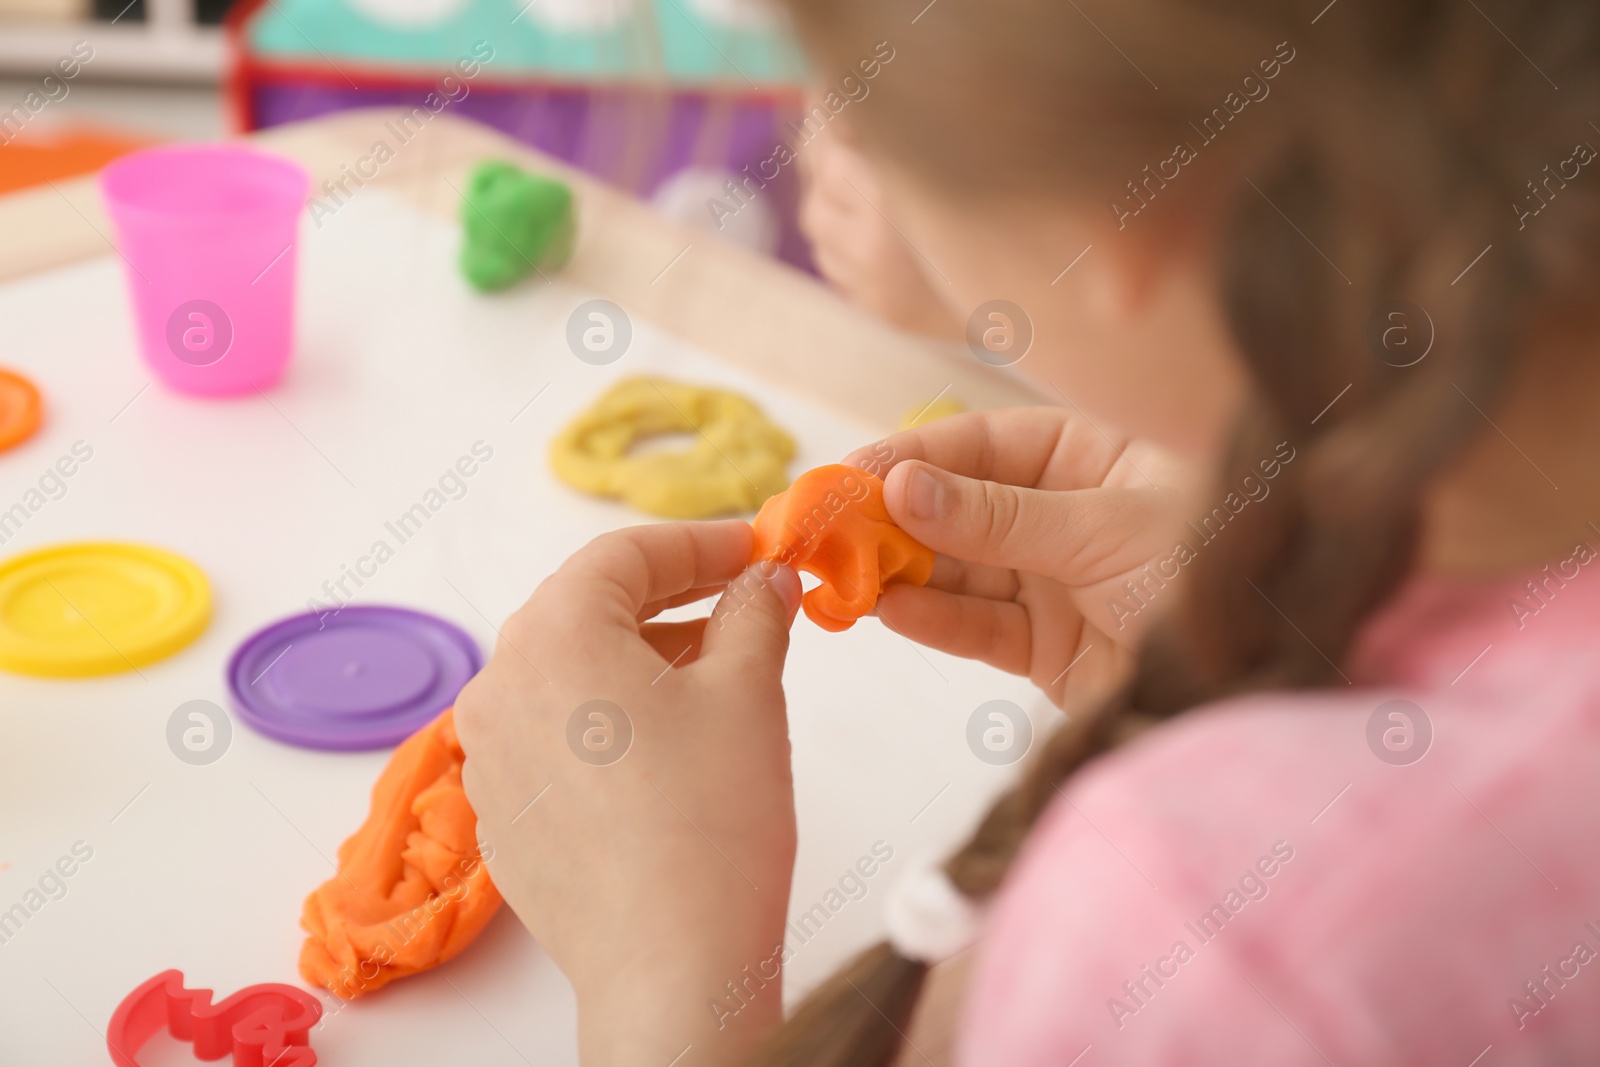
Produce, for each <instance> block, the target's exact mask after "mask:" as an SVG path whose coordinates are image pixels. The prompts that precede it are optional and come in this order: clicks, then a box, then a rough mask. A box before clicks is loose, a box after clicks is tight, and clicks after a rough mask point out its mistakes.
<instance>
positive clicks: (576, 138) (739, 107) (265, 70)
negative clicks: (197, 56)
mask: <svg viewBox="0 0 1600 1067" xmlns="http://www.w3.org/2000/svg"><path fill="white" fill-rule="evenodd" d="M226 30H227V38H228V43H229V52H230V56H229V69H228V73H227V77H226V82H225V91H226V93H227V100H228V105H229V107H230V109H231V111H232V115H233V121H234V124H235V125H236V126H237V128H239V129H240V130H241V131H248V130H257V129H263V128H266V127H271V126H276V125H280V124H282V123H286V122H294V121H297V120H300V119H307V118H311V117H313V116H316V115H322V114H326V113H328V112H332V111H338V110H341V109H345V108H353V107H373V106H387V105H397V106H399V107H403V108H420V109H422V110H421V111H419V112H417V113H416V115H415V119H414V121H413V122H412V124H411V126H414V127H417V128H420V127H421V125H422V124H424V123H425V121H426V119H427V118H428V117H431V115H433V114H438V113H440V112H443V111H449V112H450V113H451V114H454V115H458V116H462V117H466V118H470V119H474V120H476V121H479V122H482V123H485V124H487V125H489V126H492V127H494V128H496V129H498V130H501V131H502V132H504V133H507V134H509V135H511V136H512V137H515V138H517V139H518V140H520V141H522V142H524V143H526V144H529V145H531V146H533V147H534V148H537V149H539V150H540V151H542V152H545V153H547V154H549V155H552V156H555V157H557V158H559V159H562V160H564V161H566V162H569V163H571V164H573V165H575V166H577V167H580V168H582V169H584V170H586V171H588V172H590V173H592V174H595V175H596V176H598V177H600V178H602V179H604V180H606V181H608V182H610V183H612V184H615V185H618V186H620V187H623V188H626V189H629V190H632V191H634V192H636V193H638V194H639V195H640V196H642V197H645V198H648V199H650V200H652V201H653V202H654V203H655V204H656V205H657V206H658V207H659V208H661V209H662V210H663V211H665V212H666V213H667V214H669V215H672V216H674V217H676V218H679V219H680V220H682V221H684V222H687V223H689V224H690V225H693V226H695V227H697V228H700V229H705V230H710V231H715V232H719V233H721V234H722V235H723V236H724V237H727V238H729V239H732V240H734V241H736V242H738V243H740V244H743V245H745V246H747V247H750V248H754V249H757V250H760V251H763V252H767V253H770V254H773V255H776V256H778V257H780V258H782V259H784V260H786V261H788V262H790V263H793V264H796V265H799V266H807V265H809V262H810V260H809V254H808V252H807V249H806V245H805V242H804V240H803V239H802V238H801V236H800V234H799V232H798V230H797V228H796V226H795V215H796V208H797V205H798V201H799V178H798V175H797V174H796V173H795V169H796V168H795V167H794V166H778V165H776V164H775V162H774V150H775V147H776V146H777V145H779V144H782V143H785V142H793V141H794V140H795V135H794V133H793V132H792V130H793V129H794V128H795V124H796V123H797V122H803V121H804V115H805V109H804V105H803V104H802V100H803V89H804V81H805V72H804V70H803V67H802V63H801V58H800V54H799V50H798V48H797V47H796V46H795V45H794V43H793V42H792V41H791V40H790V39H789V37H788V35H787V33H786V32H785V29H784V27H783V24H782V22H781V21H780V20H779V19H778V18H777V17H776V16H775V15H773V14H772V13H771V12H770V11H769V10H768V9H766V8H764V7H761V6H758V3H757V0H531V2H530V0H241V2H240V3H238V4H236V5H235V6H234V8H233V9H232V10H231V11H230V12H229V15H228V19H227V23H226ZM410 128H411V127H405V128H402V129H401V130H399V131H397V140H398V139H399V138H400V137H405V140H409V136H407V131H408V130H409V129H410ZM412 135H414V133H413V134H412ZM401 143H403V142H401ZM393 148H394V150H395V151H400V150H403V149H402V148H401V147H400V143H397V144H396V145H394V146H393ZM729 183H733V184H731V185H730V184H729ZM718 204H721V205H722V206H721V207H720V208H719V207H718V206H717V205H718Z"/></svg>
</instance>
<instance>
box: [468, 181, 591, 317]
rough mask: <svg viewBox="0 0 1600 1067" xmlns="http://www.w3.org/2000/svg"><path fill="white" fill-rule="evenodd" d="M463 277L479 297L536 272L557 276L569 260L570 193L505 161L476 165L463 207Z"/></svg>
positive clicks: (571, 232)
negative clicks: (551, 272) (477, 290)
mask: <svg viewBox="0 0 1600 1067" xmlns="http://www.w3.org/2000/svg"><path fill="white" fill-rule="evenodd" d="M461 227H462V230H463V231H464V232H465V234H466V240H465V242H464V243H463V244H462V246H461V273H462V275H463V276H465V277H466V279H467V281H469V282H471V283H472V285H473V287H474V288H476V289H479V290H481V291H483V292H491V291H493V290H496V289H504V288H505V287H506V286H508V285H512V284H515V283H516V282H517V281H519V280H520V279H521V278H522V277H523V276H524V275H527V274H528V273H530V272H531V271H532V270H533V269H534V268H535V267H538V268H539V269H541V270H556V269H559V268H560V267H561V266H562V265H563V264H565V263H566V261H567V258H568V257H569V256H570V255H571V254H572V239H573V235H574V233H575V232H576V227H575V225H574V220H573V213H572V190H571V189H569V188H567V186H566V184H565V183H564V182H560V181H557V180H556V179H554V178H544V177H540V176H539V175H537V174H529V173H528V172H527V171H525V170H522V169H521V168H519V167H516V166H513V165H512V164H510V163H506V162H504V161H503V160H498V159H491V160H488V161H486V162H483V163H480V164H478V166H477V167H476V168H475V169H474V170H473V172H472V176H471V177H470V178H469V179H468V180H467V197H466V200H465V202H463V204H462V205H461Z"/></svg>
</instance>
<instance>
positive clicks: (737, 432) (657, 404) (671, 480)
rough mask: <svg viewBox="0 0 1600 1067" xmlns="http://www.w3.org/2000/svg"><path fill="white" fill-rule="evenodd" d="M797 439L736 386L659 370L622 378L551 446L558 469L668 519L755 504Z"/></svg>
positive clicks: (768, 492)
mask: <svg viewBox="0 0 1600 1067" xmlns="http://www.w3.org/2000/svg"><path fill="white" fill-rule="evenodd" d="M668 433H690V434H694V440H693V442H692V443H691V444H690V445H689V447H688V448H685V449H679V450H676V451H653V452H646V453H642V454H638V455H630V454H629V450H630V449H632V448H633V447H634V446H635V445H636V444H638V443H639V442H640V441H641V440H643V439H644V438H647V437H654V436H657V435H659V434H668ZM793 456H794V439H793V438H791V437H790V436H789V435H788V434H786V433H784V432H783V431H782V430H780V429H778V427H776V426H774V425H773V424H772V423H771V422H770V421H769V420H768V419H767V417H766V416H765V415H763V414H762V413H761V409H760V408H758V407H756V406H755V405H754V404H752V403H751V402H750V401H748V400H746V399H745V398H744V397H742V396H739V395H738V394H737V393H730V392H727V391H725V390H722V389H702V388H700V387H698V386H693V385H685V384H684V383H682V382H674V381H669V380H667V379H665V378H627V379H624V380H623V381H620V382H618V383H617V384H616V385H614V386H612V388H611V389H610V390H608V391H607V392H606V393H605V394H604V395H603V396H601V397H600V399H599V400H597V401H595V403H594V406H593V407H591V408H589V410H588V411H585V412H584V413H583V414H582V415H579V416H578V417H577V418H576V419H574V420H573V421H572V422H571V423H570V424H569V425H568V426H567V428H566V429H564V430H562V431H561V433H560V435H558V436H557V437H556V439H555V441H554V442H553V443H552V444H551V446H550V464H551V466H552V467H553V468H554V469H555V473H556V476H557V477H558V478H560V479H561V480H562V481H564V482H566V483H567V484H568V485H570V486H572V487H573V488H574V489H578V490H581V491H583V492H585V493H593V494H595V495H596V496H604V497H613V498H616V499H619V500H623V501H625V502H626V503H629V504H632V505H633V506H634V507H636V508H638V509H639V510H640V511H644V512H648V513H649V514H651V515H660V516H662V517H663V518H669V519H704V518H710V517H711V516H714V515H729V514H736V513H738V512H745V511H754V510H756V509H757V508H759V507H760V506H761V504H762V502H763V501H765V500H766V499H767V497H769V496H772V495H773V494H775V493H781V492H782V491H783V490H784V489H786V488H788V485H789V475H788V472H787V470H786V469H785V468H786V466H787V464H788V462H789V460H790V458H791V457H793Z"/></svg>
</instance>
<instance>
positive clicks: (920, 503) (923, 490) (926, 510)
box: [906, 467, 944, 519]
mask: <svg viewBox="0 0 1600 1067" xmlns="http://www.w3.org/2000/svg"><path fill="white" fill-rule="evenodd" d="M906 510H907V511H909V512H910V513H911V517H912V518H914V519H937V518H938V517H939V516H940V515H941V514H942V513H943V512H944V484H943V483H942V482H940V481H939V479H937V478H935V477H934V476H933V475H931V474H929V473H928V471H927V469H926V468H924V467H913V468H912V469H911V473H910V474H909V475H908V476H907V478H906Z"/></svg>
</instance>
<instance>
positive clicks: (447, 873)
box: [300, 711, 500, 1000]
mask: <svg viewBox="0 0 1600 1067" xmlns="http://www.w3.org/2000/svg"><path fill="white" fill-rule="evenodd" d="M462 759H463V757H462V754H461V743H460V742H459V741H457V740H456V728H455V718H454V716H453V715H452V713H451V712H450V711H446V712H445V713H444V714H443V715H440V716H439V717H438V718H437V719H435V720H434V721H433V722H431V723H429V724H428V725H427V726H424V727H423V728H422V729H421V730H418V731H417V732H416V733H414V734H412V735H411V736H410V737H409V738H407V739H406V741H405V742H404V743H403V744H401V746H400V747H399V748H397V749H395V750H394V755H393V756H391V757H390V758H389V765H388V766H387V767H385V768H384V769H383V773H382V774H381V775H379V777H378V782H377V784H376V785H374V786H373V787H372V810H371V811H370V813H369V814H368V815H367V821H366V822H365V823H364V824H362V826H361V829H359V830H357V831H356V832H355V834H354V835H353V836H352V837H350V839H349V840H347V841H345V843H344V844H343V845H341V846H339V873H338V874H336V875H334V876H333V877H332V878H330V879H328V880H327V881H326V882H324V883H323V884H322V885H320V886H318V887H317V888H316V890H315V891H313V892H312V894H311V895H310V896H309V897H307V898H306V903H305V907H304V909H303V910H302V911H301V914H300V925H301V926H302V927H304V928H305V931H306V933H308V934H310V935H311V936H310V937H308V938H306V941H305V944H304V945H303V946H302V947H301V949H300V975H301V977H303V978H304V979H305V980H306V981H307V982H310V983H311V984H313V985H319V986H321V987H323V988H324V989H326V990H328V991H329V992H331V993H334V994H335V995H337V996H339V997H342V998H344V999H346V1000H349V999H351V998H353V997H358V996H360V995H361V994H363V993H370V992H372V991H373V990H374V989H378V988H380V987H382V986H384V985H387V984H388V983H389V982H392V981H394V980H395V979H396V978H404V977H406V976H407V975H411V974H416V973H417V972H419V971H426V970H428V969H429V968H430V967H436V966H438V965H439V964H441V963H443V962H445V961H446V960H448V959H450V958H451V957H452V956H455V955H456V954H457V953H459V952H460V951H461V950H462V949H464V948H466V947H467V945H469V944H470V943H471V942H472V939H473V938H475V937H477V936H478V934H479V933H480V932H481V931H482V930H483V928H484V926H485V925H487V924H488V922H489V920H490V919H491V918H493V917H494V913H495V911H496V910H497V909H498V908H499V907H500V893H499V891H498V890H497V889H495V887H494V884H493V883H492V882H490V881H489V869H488V868H487V867H486V866H485V865H484V863H483V860H482V858H481V857H480V856H479V854H478V840H477V829H478V817H477V815H476V814H474V813H473V810H472V807H471V806H470V805H469V804H468V803H467V797H466V793H464V792H463V791H462V788H461V762H462Z"/></svg>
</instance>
